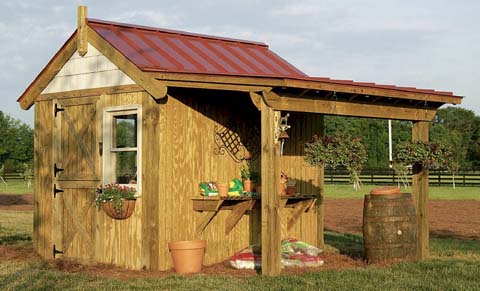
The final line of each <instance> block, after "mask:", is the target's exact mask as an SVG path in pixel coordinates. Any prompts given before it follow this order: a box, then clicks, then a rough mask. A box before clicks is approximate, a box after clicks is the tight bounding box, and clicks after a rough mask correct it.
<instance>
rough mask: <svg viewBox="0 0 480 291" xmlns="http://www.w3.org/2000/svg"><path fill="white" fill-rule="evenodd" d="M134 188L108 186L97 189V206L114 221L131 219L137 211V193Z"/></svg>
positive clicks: (116, 185) (115, 185) (117, 185)
mask: <svg viewBox="0 0 480 291" xmlns="http://www.w3.org/2000/svg"><path fill="white" fill-rule="evenodd" d="M136 192H137V190H136V189H135V188H133V187H129V186H124V185H119V184H107V185H104V186H102V188H101V189H97V197H96V198H95V205H96V206H97V208H102V209H103V210H104V211H105V213H106V214H107V215H108V216H110V217H111V218H114V219H126V218H128V217H130V216H131V215H132V213H133V210H134V209H135V201H136V198H135V193H136Z"/></svg>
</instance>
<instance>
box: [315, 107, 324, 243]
mask: <svg viewBox="0 0 480 291" xmlns="http://www.w3.org/2000/svg"><path fill="white" fill-rule="evenodd" d="M319 134H320V135H322V136H323V135H324V134H325V119H324V116H323V115H321V116H320V130H319ZM324 182H325V167H321V168H320V169H319V173H318V181H317V185H318V188H319V192H318V198H317V247H319V248H321V249H323V248H324V247H325V240H324V233H323V231H324V227H325V224H324V217H325V201H324V199H325V188H324Z"/></svg>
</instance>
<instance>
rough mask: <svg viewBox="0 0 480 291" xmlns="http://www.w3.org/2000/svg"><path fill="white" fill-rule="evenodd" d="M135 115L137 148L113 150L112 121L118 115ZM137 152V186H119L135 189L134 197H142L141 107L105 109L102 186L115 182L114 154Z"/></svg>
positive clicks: (136, 105) (138, 105) (130, 106)
mask: <svg viewBox="0 0 480 291" xmlns="http://www.w3.org/2000/svg"><path fill="white" fill-rule="evenodd" d="M127 114H136V115H137V147H136V148H135V147H126V148H113V146H112V145H113V119H114V117H115V116H118V115H127ZM122 151H137V184H121V185H126V186H129V187H133V188H136V189H137V192H136V193H135V197H140V196H141V195H142V105H140V104H135V105H127V106H115V107H107V108H105V109H104V111H103V179H102V180H103V184H104V185H105V184H111V183H113V182H114V180H115V170H116V169H115V165H112V160H113V158H112V156H113V153H115V152H122Z"/></svg>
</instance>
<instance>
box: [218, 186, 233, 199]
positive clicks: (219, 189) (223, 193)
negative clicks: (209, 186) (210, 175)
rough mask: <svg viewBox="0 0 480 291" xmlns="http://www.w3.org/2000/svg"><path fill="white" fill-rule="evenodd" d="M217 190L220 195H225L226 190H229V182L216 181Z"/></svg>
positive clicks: (226, 193) (226, 194)
mask: <svg viewBox="0 0 480 291" xmlns="http://www.w3.org/2000/svg"><path fill="white" fill-rule="evenodd" d="M217 190H218V195H220V197H227V196H228V190H230V183H217Z"/></svg>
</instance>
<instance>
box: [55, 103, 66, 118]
mask: <svg viewBox="0 0 480 291" xmlns="http://www.w3.org/2000/svg"><path fill="white" fill-rule="evenodd" d="M61 111H65V108H60V107H58V104H56V103H55V109H54V112H55V117H57V113H58V112H61Z"/></svg>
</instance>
